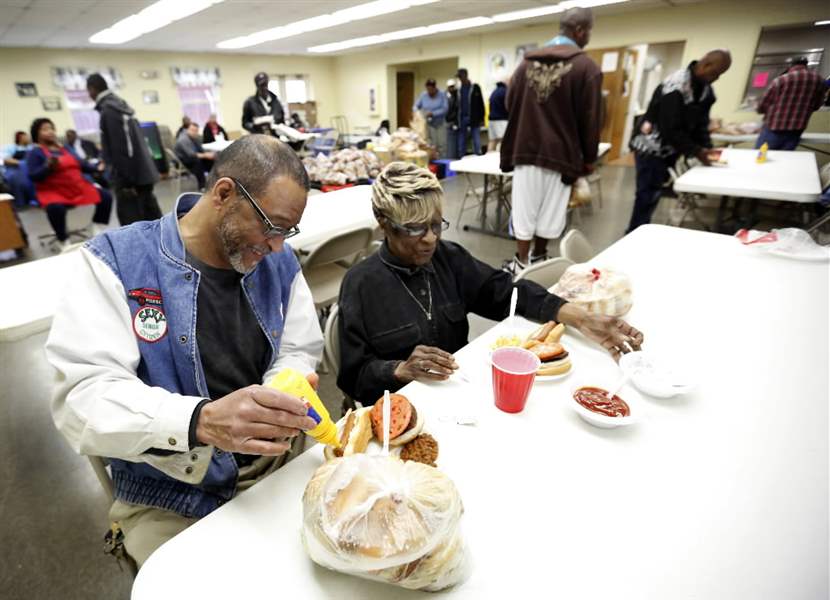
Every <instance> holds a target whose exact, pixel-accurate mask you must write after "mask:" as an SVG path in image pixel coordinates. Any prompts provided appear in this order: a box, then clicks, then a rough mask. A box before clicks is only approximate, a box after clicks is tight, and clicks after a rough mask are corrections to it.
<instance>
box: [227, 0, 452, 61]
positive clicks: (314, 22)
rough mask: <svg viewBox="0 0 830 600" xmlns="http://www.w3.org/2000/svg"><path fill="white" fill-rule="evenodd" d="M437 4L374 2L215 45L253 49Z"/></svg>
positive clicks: (401, 0)
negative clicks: (302, 35) (414, 7)
mask: <svg viewBox="0 0 830 600" xmlns="http://www.w3.org/2000/svg"><path fill="white" fill-rule="evenodd" d="M434 2H438V0H375V2H368V3H366V4H358V5H357V6H352V7H351V8H344V9H343V10H338V11H336V12H333V13H331V14H325V15H320V16H317V17H311V18H310V19H303V20H302V21H295V22H294V23H288V24H287V25H280V26H279V27H272V28H271V29H265V30H263V31H257V32H255V33H251V34H248V35H243V36H240V37H235V38H232V39H229V40H224V41H221V42H219V43H218V44H216V47H217V48H223V49H226V50H229V49H238V48H248V47H250V46H256V45H257V44H263V43H265V42H272V41H274V40H282V39H285V38H288V37H292V36H295V35H300V34H302V33H308V32H309V31H319V30H321V29H329V28H330V27H336V26H337V25H343V24H345V23H351V22H353V21H363V20H366V19H371V18H372V17H378V16H380V15H388V14H390V13H394V12H398V11H401V10H406V9H407V8H411V7H413V6H421V5H423V4H432V3H434Z"/></svg>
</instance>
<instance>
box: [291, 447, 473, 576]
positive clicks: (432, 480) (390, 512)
mask: <svg viewBox="0 0 830 600" xmlns="http://www.w3.org/2000/svg"><path fill="white" fill-rule="evenodd" d="M462 512H463V507H462V504H461V498H460V496H459V495H458V490H457V489H456V487H455V485H454V484H453V482H452V481H450V479H449V478H448V477H447V476H446V475H444V474H443V473H442V472H441V471H439V470H438V469H435V468H433V467H429V466H427V465H423V464H421V463H418V462H413V461H401V460H398V459H397V458H393V457H385V456H368V455H366V454H353V455H350V456H346V457H343V458H335V459H333V460H330V461H328V462H326V463H325V464H323V465H322V466H321V467H320V468H319V469H317V471H315V473H314V475H313V476H312V478H311V481H309V482H308V485H307V486H306V489H305V493H304V494H303V534H302V535H303V545H304V546H305V548H306V551H307V552H308V554H309V556H310V557H311V559H312V560H313V561H314V562H316V563H317V564H319V565H321V566H323V567H326V568H329V569H332V570H334V571H339V572H341V573H347V574H350V575H356V576H358V577H363V578H365V579H372V580H375V581H383V582H386V583H391V584H394V585H398V586H401V587H404V588H407V589H413V590H427V591H437V590H441V589H444V588H447V587H450V586H452V585H455V584H457V583H460V582H461V581H463V580H464V579H465V578H466V576H467V574H468V570H469V561H468V556H467V551H466V549H465V547H464V541H463V539H462V537H461V531H460V527H459V522H460V519H461V513H462Z"/></svg>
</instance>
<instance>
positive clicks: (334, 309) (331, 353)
mask: <svg viewBox="0 0 830 600" xmlns="http://www.w3.org/2000/svg"><path fill="white" fill-rule="evenodd" d="M339 320H340V308H339V307H338V306H337V304H332V306H331V311H330V312H329V318H328V319H326V327H325V329H324V330H323V340H324V343H325V346H324V347H323V352H324V353H325V356H326V362H327V363H328V365H329V366H330V367H331V371H332V374H333V375H334V377H335V379H336V378H337V374H338V373H339V372H340V332H339V330H338V322H339Z"/></svg>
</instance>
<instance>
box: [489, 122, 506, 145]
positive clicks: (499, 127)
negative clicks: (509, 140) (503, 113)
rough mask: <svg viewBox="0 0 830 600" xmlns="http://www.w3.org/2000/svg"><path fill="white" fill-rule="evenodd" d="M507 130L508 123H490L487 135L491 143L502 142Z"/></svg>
mask: <svg viewBox="0 0 830 600" xmlns="http://www.w3.org/2000/svg"><path fill="white" fill-rule="evenodd" d="M506 129H507V121H490V122H489V123H488V124H487V134H488V136H489V138H490V141H493V140H500V139H501V138H503V137H504V132H505V130H506Z"/></svg>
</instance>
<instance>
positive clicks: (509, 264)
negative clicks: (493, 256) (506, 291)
mask: <svg viewBox="0 0 830 600" xmlns="http://www.w3.org/2000/svg"><path fill="white" fill-rule="evenodd" d="M526 268H527V265H526V264H525V263H523V262H522V261H521V260H519V255H518V254H514V255H513V258H510V259H508V260H506V261H504V262H503V263H502V265H501V270H502V271H507V272H508V273H510V274H511V275H512V276H513V277H515V276H516V275H518V274H519V273H521V272H522V271H523V270H525V269H526Z"/></svg>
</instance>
